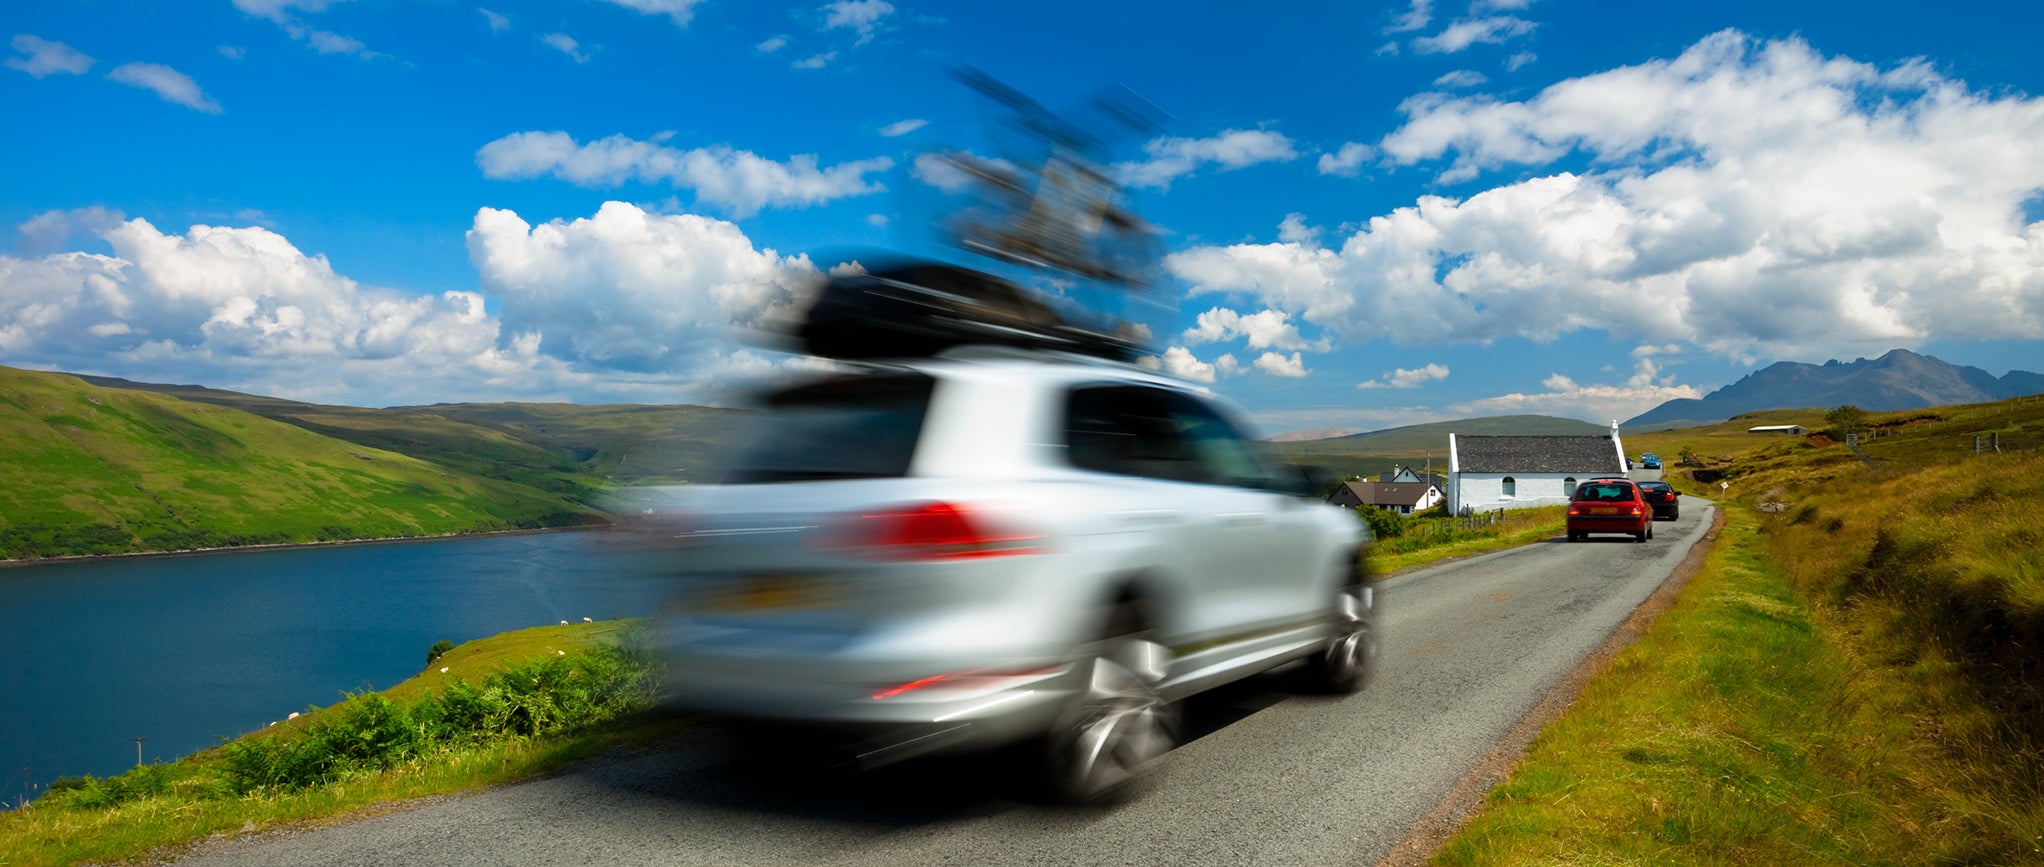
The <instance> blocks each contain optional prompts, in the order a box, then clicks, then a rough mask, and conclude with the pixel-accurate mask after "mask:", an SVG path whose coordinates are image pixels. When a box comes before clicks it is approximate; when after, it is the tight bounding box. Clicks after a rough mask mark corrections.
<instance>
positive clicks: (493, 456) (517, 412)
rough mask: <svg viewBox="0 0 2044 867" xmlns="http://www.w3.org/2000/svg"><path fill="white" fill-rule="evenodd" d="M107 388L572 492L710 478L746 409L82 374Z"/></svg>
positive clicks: (549, 488) (510, 479) (483, 474)
mask: <svg viewBox="0 0 2044 867" xmlns="http://www.w3.org/2000/svg"><path fill="white" fill-rule="evenodd" d="M79 378H80V379H82V380H85V381H86V382H89V383H92V384H94V385H101V386H106V387H109V388H126V389H135V390H140V391H149V392H155V393H159V394H169V395H174V396H176V397H180V398H183V399H185V400H190V401H198V402H202V403H211V404H218V405H220V406H231V407H234V408H236V409H240V410H244V411H246V412H251V413H254V414H256V415H260V416H263V417H265V418H270V419H275V420H277V421H281V422H285V423H287V424H293V425H297V426H299V427H302V428H305V429H306V430H309V431H313V432H315V433H319V434H324V435H326V436H330V437H333V438H335V439H341V440H346V441H348V442H352V443H358V444H361V445H365V446H370V447H372V448H381V449H389V450H391V451H395V452H402V453H404V454H408V455H411V456H413V457H417V458H423V459H425V460H429V461H432V462H434V463H437V464H442V465H445V466H449V467H454V468H457V469H461V470H464V471H467V472H470V473H474V474H476V475H479V476H486V477H489V478H494V479H504V480H507V481H514V482H518V483H520V484H526V485H532V486H534V487H538V488H542V489H545V490H549V491H557V492H561V493H566V494H578V492H580V493H586V492H589V491H593V490H594V489H596V488H599V487H601V486H602V485H603V484H604V482H605V481H606V480H608V481H611V482H617V483H620V484H665V483H672V482H685V481H697V482H700V481H709V480H711V479H712V477H713V471H714V467H715V466H716V465H717V462H716V461H715V460H714V456H715V455H716V454H717V453H718V452H719V451H720V450H721V448H722V444H723V443H725V442H727V441H728V440H729V439H730V435H731V432H732V431H733V430H734V429H735V428H736V427H737V426H738V425H739V424H740V423H741V422H742V421H743V419H745V418H746V417H747V416H748V415H750V413H748V412H746V411H745V410H736V409H720V408H716V407H706V406H689V405H666V406H647V405H640V404H610V405H598V406H582V405H579V404H565V403H442V404H433V405H430V406H399V407H391V408H389V409H367V408H363V407H355V406H326V405H321V404H311V403H299V402H297V401H292V400H284V399H281V398H274V397H263V396H259V395H251V394H243V393H240V392H234V391H223V390H220V389H215V388H206V387H204V386H198V385H161V384H156V383H147V382H133V381H130V380H125V379H116V378H113V377H95V376H80V377H79Z"/></svg>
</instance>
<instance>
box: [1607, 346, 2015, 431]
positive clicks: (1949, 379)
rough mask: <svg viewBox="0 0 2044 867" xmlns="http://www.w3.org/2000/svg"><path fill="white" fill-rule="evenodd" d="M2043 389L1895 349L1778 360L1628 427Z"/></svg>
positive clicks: (1922, 403) (1889, 406)
mask: <svg viewBox="0 0 2044 867" xmlns="http://www.w3.org/2000/svg"><path fill="white" fill-rule="evenodd" d="M2040 389H2044V377H2040V376H2039V375H2038V374H2035V373H2031V372H2029V371H2023V370H2013V371H2010V372H2009V373H2008V374H2007V375H2005V376H2002V377H1999V378H1996V377H1995V376H1994V375H1993V374H1990V373H1988V372H1987V371H1985V370H1981V369H1980V368H1977V367H1960V366H1958V365H1955V364H1950V363H1947V362H1944V361H1940V360H1938V359H1936V358H1932V357H1930V356H1927V355H1918V354H1916V353H1914V352H1910V351H1909V350H1906V349H1896V350H1892V351H1890V352H1889V353H1888V354H1886V355H1883V356H1881V357H1880V358H1876V359H1874V360H1872V361H1869V360H1867V359H1864V358H1862V359H1858V360H1856V361H1853V362H1851V363H1840V362H1838V361H1837V360H1832V361H1827V362H1825V363H1823V364H1821V365H1819V364H1803V363H1800V362H1794V361H1778V362H1775V363H1774V364H1770V365H1768V366H1767V367H1764V368H1761V369H1760V370H1757V371H1754V372H1753V373H1750V374H1747V375H1746V376H1745V377H1744V378H1742V379H1740V380H1739V381H1738V382H1735V383H1732V384H1731V385H1728V386H1725V387H1724V388H1720V389H1718V390H1716V391H1713V392H1711V393H1710V394H1707V395H1704V396H1703V397H1702V398H1681V399H1678V400H1671V401H1668V402H1667V403H1664V404H1661V405H1660V406H1657V407H1654V408H1653V409H1650V410H1648V411H1646V412H1644V413H1641V414H1639V415H1637V416H1634V417H1633V418H1632V419H1631V420H1629V421H1627V422H1626V423H1625V427H1627V428H1652V429H1664V428H1671V427H1694V426H1697V425H1702V424H1715V423H1717V422H1721V421H1725V420H1727V419H1730V418H1732V417H1733V416H1736V415H1739V414H1741V413H1747V412H1754V411H1757V410H1768V409H1790V408H1795V407H1826V408H1828V407H1835V406H1842V405H1844V404H1852V405H1853V406H1857V407H1859V408H1860V409H1864V410H1867V411H1869V412H1884V411H1889V410H1903V409H1922V408H1925V407H1932V406H1948V405H1954V404H1967V403H1983V402H1987V401H1996V400H2003V399H2006V398H2011V397H2021V396H2023V395H2026V394H2034V393H2037V392H2038V391H2039V390H2040Z"/></svg>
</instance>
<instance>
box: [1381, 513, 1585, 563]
mask: <svg viewBox="0 0 2044 867" xmlns="http://www.w3.org/2000/svg"><path fill="white" fill-rule="evenodd" d="M1364 508H1368V507H1364ZM1567 512H1568V507H1566V506H1542V507H1539V508H1533V509H1507V510H1505V513H1504V516H1503V518H1502V520H1500V521H1499V522H1498V523H1496V524H1490V525H1486V526H1483V527H1480V528H1477V529H1475V530H1465V529H1461V528H1460V526H1459V525H1458V524H1457V523H1456V522H1457V521H1459V520H1460V519H1455V518H1431V517H1429V518H1417V519H1413V520H1412V521H1411V522H1410V528H1409V529H1408V530H1406V532H1405V533H1404V534H1403V535H1400V536H1396V537H1391V538H1383V539H1379V540H1378V541H1377V543H1376V544H1374V545H1372V546H1370V552H1369V554H1368V556H1369V558H1370V566H1371V569H1372V570H1373V574H1378V575H1392V574H1396V573H1399V572H1404V571H1408V570H1411V569H1417V568H1419V567H1421V566H1425V565H1427V564H1429V563H1437V562H1440V561H1442V560H1447V559H1450V558H1456V557H1474V556H1476V555H1478V554H1487V553H1490V552H1492V551H1503V550H1505V549H1507V548H1516V547H1519V546H1520V545H1530V544H1532V543H1534V542H1538V541H1540V540H1542V539H1551V538H1553V537H1555V536H1559V535H1561V534H1562V532H1563V525H1564V524H1565V523H1566V521H1567V517H1568V515H1567ZM1437 525H1440V526H1439V529H1438V530H1437Z"/></svg>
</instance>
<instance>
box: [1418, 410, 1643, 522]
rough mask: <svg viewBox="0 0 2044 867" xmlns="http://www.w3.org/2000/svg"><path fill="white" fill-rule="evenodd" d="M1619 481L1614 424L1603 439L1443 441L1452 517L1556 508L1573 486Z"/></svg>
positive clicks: (1620, 453) (1454, 437) (1620, 458)
mask: <svg viewBox="0 0 2044 867" xmlns="http://www.w3.org/2000/svg"><path fill="white" fill-rule="evenodd" d="M1624 476H1625V444H1624V443H1623V442H1622V441H1620V440H1619V438H1618V422H1616V421H1614V422H1612V423H1611V433H1610V434H1608V435H1593V436H1464V435H1462V434H1452V433H1451V434H1449V435H1448V508H1449V510H1450V511H1453V512H1456V513H1460V512H1462V511H1464V510H1467V511H1474V512H1482V511H1487V510H1490V509H1523V508H1527V507H1530V506H1552V505H1558V504H1561V503H1566V502H1568V499H1569V495H1571V494H1573V493H1575V490H1576V484H1577V483H1579V482H1584V481H1588V480H1590V479H1595V478H1610V477H1621V478H1622V477H1624Z"/></svg>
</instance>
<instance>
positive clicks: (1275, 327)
mask: <svg viewBox="0 0 2044 867" xmlns="http://www.w3.org/2000/svg"><path fill="white" fill-rule="evenodd" d="M1290 319H1291V317H1290V316H1289V315H1288V314H1286V313H1284V312H1283V311H1279V310H1263V311H1259V312H1256V313H1251V314H1249V315H1247V316H1244V315H1242V314H1241V313H1238V312H1236V311H1233V310H1229V309H1227V308H1225V307H1215V308H1213V309H1211V310H1208V311H1207V312H1205V313H1201V314H1199V316H1198V317H1196V318H1195V319H1194V320H1193V327H1191V328H1188V329H1186V330H1185V333H1184V334H1183V335H1181V339H1183V340H1184V341H1185V342H1186V343H1189V344H1199V343H1216V342H1220V341H1224V340H1235V339H1238V338H1239V339H1242V340H1244V341H1246V342H1247V343H1248V344H1249V348H1251V349H1310V350H1313V351H1315V352H1325V351H1327V349H1328V343H1327V341H1324V340H1320V341H1308V340H1306V339H1305V338H1303V337H1300V336H1299V328H1298V326H1296V325H1293V324H1292V323H1291V322H1290Z"/></svg>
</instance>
